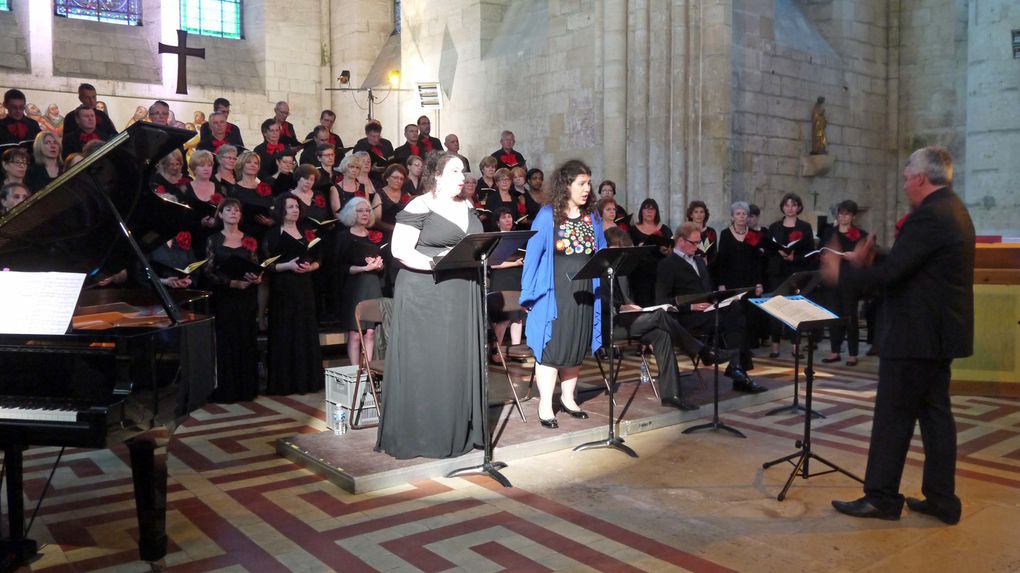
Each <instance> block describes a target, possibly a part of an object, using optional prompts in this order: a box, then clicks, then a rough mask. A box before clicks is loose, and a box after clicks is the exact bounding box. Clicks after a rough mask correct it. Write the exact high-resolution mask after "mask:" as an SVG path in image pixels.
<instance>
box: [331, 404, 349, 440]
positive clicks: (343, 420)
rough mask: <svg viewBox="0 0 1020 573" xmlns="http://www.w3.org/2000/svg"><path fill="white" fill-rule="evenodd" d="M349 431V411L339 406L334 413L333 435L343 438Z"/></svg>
mask: <svg viewBox="0 0 1020 573" xmlns="http://www.w3.org/2000/svg"><path fill="white" fill-rule="evenodd" d="M348 429H349V426H348V424H347V410H344V409H343V407H342V406H337V407H336V410H334V412H333V435H336V436H343V435H344V434H346V433H347V430H348Z"/></svg>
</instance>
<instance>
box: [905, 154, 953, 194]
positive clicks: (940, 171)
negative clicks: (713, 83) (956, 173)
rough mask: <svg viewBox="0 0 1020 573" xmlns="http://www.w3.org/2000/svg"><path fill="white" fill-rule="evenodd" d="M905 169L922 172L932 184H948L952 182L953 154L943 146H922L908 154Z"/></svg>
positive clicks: (914, 173) (913, 172)
mask: <svg viewBox="0 0 1020 573" xmlns="http://www.w3.org/2000/svg"><path fill="white" fill-rule="evenodd" d="M906 171H907V172H908V173H910V174H913V175H916V174H918V173H920V174H923V175H924V176H925V177H927V178H928V181H929V182H930V183H931V184H932V185H949V184H950V183H952V182H953V156H952V155H950V154H949V150H948V149H946V148H945V147H940V146H932V147H923V148H921V149H918V150H917V151H915V152H913V153H911V154H910V159H908V160H907V167H906Z"/></svg>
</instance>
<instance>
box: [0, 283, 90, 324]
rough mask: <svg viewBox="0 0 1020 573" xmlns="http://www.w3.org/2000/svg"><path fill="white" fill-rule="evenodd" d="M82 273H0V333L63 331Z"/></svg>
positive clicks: (79, 288)
mask: <svg viewBox="0 0 1020 573" xmlns="http://www.w3.org/2000/svg"><path fill="white" fill-rule="evenodd" d="M84 283H85V275H84V274H83V273H24V272H14V271H7V272H0V334H64V333H65V332H67V326H68V325H69V324H71V316H72V315H74V307H75V305H76V304H77V303H78V295H79V294H80V293H81V287H82V285H83V284H84Z"/></svg>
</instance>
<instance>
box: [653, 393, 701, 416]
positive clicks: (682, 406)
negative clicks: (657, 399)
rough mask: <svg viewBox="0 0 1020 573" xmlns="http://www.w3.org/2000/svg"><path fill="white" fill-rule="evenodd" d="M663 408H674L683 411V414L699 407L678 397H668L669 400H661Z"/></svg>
mask: <svg viewBox="0 0 1020 573" xmlns="http://www.w3.org/2000/svg"><path fill="white" fill-rule="evenodd" d="M662 405H663V406H669V407H670V408H676V409H677V410H683V411H684V412H690V411H691V410H697V409H698V408H700V407H701V406H698V405H697V404H691V403H690V402H688V401H687V400H684V399H683V398H681V397H680V396H670V397H669V398H663V399H662Z"/></svg>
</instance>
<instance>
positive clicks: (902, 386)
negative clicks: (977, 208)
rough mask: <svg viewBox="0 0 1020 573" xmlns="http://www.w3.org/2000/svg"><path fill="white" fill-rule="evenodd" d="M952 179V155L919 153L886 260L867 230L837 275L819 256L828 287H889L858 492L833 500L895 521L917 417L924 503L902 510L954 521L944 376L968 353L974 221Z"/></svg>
mask: <svg viewBox="0 0 1020 573" xmlns="http://www.w3.org/2000/svg"><path fill="white" fill-rule="evenodd" d="M952 182H953V160H952V157H950V155H949V152H948V151H946V150H945V149H944V148H941V147H926V148H924V149H919V150H917V151H915V152H914V153H913V154H911V155H910V159H909V160H908V161H907V165H906V167H905V168H904V169H903V191H904V193H905V194H906V196H907V199H908V201H909V202H910V206H911V209H912V210H911V212H910V214H909V216H908V217H907V218H906V221H905V222H904V224H903V227H902V228H901V230H900V234H899V237H898V238H897V239H896V242H895V243H893V246H892V250H890V251H889V254H888V256H886V257H885V258H884V259H883V260H881V261H879V262H878V263H877V264H873V258H874V257H873V255H872V250H871V248H872V246H873V245H874V235H872V236H870V237H868V240H867V241H865V242H863V243H861V244H858V246H857V247H856V248H855V249H854V250H853V252H851V253H847V254H846V255H845V258H846V260H848V261H849V262H850V268H844V269H843V270H842V271H841V270H840V266H839V260H833V259H836V257H833V259H830V258H828V257H826V258H825V259H823V260H824V264H823V268H822V271H823V276H824V277H825V279H826V281H827V282H829V283H830V284H840V285H843V284H847V285H849V286H851V287H854V288H861V287H882V288H883V289H884V292H885V301H884V304H883V305H882V313H883V316H882V318H881V322H880V324H881V329H882V330H881V332H880V333H879V339H878V345H879V353H880V355H881V357H882V358H881V362H880V363H879V368H878V392H877V394H876V396H875V421H874V424H873V425H872V427H871V445H870V448H869V450H868V469H867V471H866V473H865V477H864V497H862V498H860V499H858V500H856V501H849V502H843V501H833V502H832V505H833V506H834V507H835V508H836V510H838V511H840V512H842V513H845V514H848V515H852V516H855V517H877V518H880V519H889V520H895V519H899V517H900V512H901V511H902V509H903V502H904V497H903V495H901V494H900V492H899V488H900V479H901V477H902V476H903V466H904V463H905V461H906V458H907V451H908V449H909V448H910V440H911V438H912V437H913V435H914V425H915V424H916V423H917V422H918V421H920V423H921V441H922V443H923V444H924V477H923V481H922V484H921V491H922V493H924V496H925V499H923V500H922V499H915V498H909V497H908V498H906V503H907V507H909V508H910V509H911V510H912V511H916V512H919V513H924V514H928V515H932V516H934V517H937V518H938V519H940V520H942V521H943V522H945V523H948V524H950V525H952V524H955V523H957V522H958V521H959V520H960V512H961V504H960V499H959V498H958V497H956V493H955V489H956V483H955V474H956V424H955V422H954V421H953V412H952V408H951V405H950V403H949V378H950V365H951V364H952V362H953V359H954V358H962V357H965V356H970V355H971V354H972V352H973V345H974V286H973V281H974V224H973V223H972V222H971V219H970V215H969V214H968V213H967V208H966V206H964V204H963V202H962V201H960V198H959V197H958V196H957V195H956V193H954V192H953V190H952V187H951V184H952ZM841 272H842V276H841V274H840V273H841Z"/></svg>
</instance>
